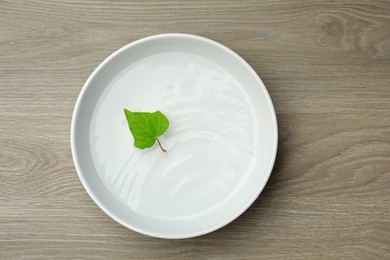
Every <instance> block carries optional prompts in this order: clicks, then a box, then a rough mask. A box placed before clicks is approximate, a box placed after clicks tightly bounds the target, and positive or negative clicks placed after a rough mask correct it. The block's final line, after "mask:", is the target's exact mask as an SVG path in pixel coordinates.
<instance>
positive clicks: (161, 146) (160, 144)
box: [156, 138, 167, 153]
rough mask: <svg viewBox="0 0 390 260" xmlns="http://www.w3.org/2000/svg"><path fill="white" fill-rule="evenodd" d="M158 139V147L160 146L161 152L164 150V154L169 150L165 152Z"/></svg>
mask: <svg viewBox="0 0 390 260" xmlns="http://www.w3.org/2000/svg"><path fill="white" fill-rule="evenodd" d="M156 139H157V142H158V145H159V146H160V148H161V150H162V151H163V152H164V153H166V152H167V150H165V149H164V147H162V145H161V143H160V140H158V138H156Z"/></svg>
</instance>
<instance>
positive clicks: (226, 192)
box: [71, 34, 278, 238]
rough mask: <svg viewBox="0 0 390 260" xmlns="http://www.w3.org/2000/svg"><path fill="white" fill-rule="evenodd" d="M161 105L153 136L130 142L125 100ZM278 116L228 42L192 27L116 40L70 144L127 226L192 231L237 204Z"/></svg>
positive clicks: (141, 107) (87, 177)
mask: <svg viewBox="0 0 390 260" xmlns="http://www.w3.org/2000/svg"><path fill="white" fill-rule="evenodd" d="M124 108H128V109H130V110H135V111H150V112H153V111H156V110H160V111H162V112H163V113H164V114H165V115H166V116H167V117H168V119H169V120H170V128H169V129H168V131H167V132H166V133H165V134H164V135H163V136H162V137H161V139H160V141H161V142H162V143H163V145H164V146H165V148H166V149H167V150H168V152H167V153H163V152H161V150H160V149H159V148H158V146H154V147H152V148H150V149H145V150H140V149H137V148H135V147H134V146H133V137H132V136H131V133H130V131H129V129H128V126H127V122H126V119H125V116H124V113H123V109H124ZM277 137H278V134H277V123H276V116H275V111H274V108H273V105H272V101H271V99H270V97H269V95H268V92H267V90H266V88H265V86H264V84H263V82H262V81H261V79H260V78H259V77H258V75H257V74H256V72H255V71H254V70H253V69H252V68H251V67H250V66H249V65H248V63H246V62H245V61H244V60H243V59H242V58H241V57H240V56H238V55H237V54H236V53H235V52H233V51H231V50H230V49H228V48H227V47H225V46H223V45H221V44H219V43H217V42H215V41H212V40H209V39H206V38H203V37H199V36H195V35H188V34H162V35H156V36H151V37H147V38H144V39H141V40H138V41H135V42H133V43H130V44H128V45H126V46H124V47H123V48H121V49H119V50H117V51H116V52H114V53H113V54H112V55H110V56H109V57H108V58H107V59H106V60H104V61H103V62H102V63H101V64H100V65H99V66H98V67H97V68H96V69H95V71H94V72H93V73H92V75H91V76H90V77H89V78H88V80H87V82H86V83H85V85H84V87H83V88H82V91H81V93H80V96H79V97H78V100H77V102H76V105H75V109H74V113H73V118H72V127H71V147H72V155H73V160H74V164H75V167H76V170H77V173H78V175H79V177H80V180H81V182H82V184H83V185H84V187H85V189H86V190H87V192H88V194H89V195H90V196H91V198H92V199H93V200H94V201H95V203H96V204H97V205H98V206H99V207H100V208H101V209H102V210H103V211H104V212H105V213H106V214H107V215H109V216H110V217H111V218H112V219H114V220H115V221H117V222H118V223H120V224H122V225H123V226H125V227H127V228H129V229H132V230H134V231H137V232H139V233H142V234H146V235H149V236H154V237H160V238H188V237H195V236H199V235H203V234H206V233H209V232H212V231H214V230H216V229H218V228H221V227H222V226H224V225H226V224H228V223H229V222H231V221H232V220H234V219H235V218H237V217H238V216H239V215H240V214H241V213H243V212H244V211H245V210H246V209H247V208H248V207H249V206H250V205H251V204H252V203H253V202H254V201H255V200H256V198H257V197H258V196H259V194H260V192H261V191H262V190H263V188H264V186H265V184H266V182H267V180H268V178H269V176H270V174H271V171H272V167H273V164H274V161H275V156H276V151H277Z"/></svg>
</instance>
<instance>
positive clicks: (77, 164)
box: [70, 33, 278, 239]
mask: <svg viewBox="0 0 390 260" xmlns="http://www.w3.org/2000/svg"><path fill="white" fill-rule="evenodd" d="M163 38H186V39H191V40H197V41H202V42H204V43H207V44H211V45H214V46H216V47H218V48H221V49H222V50H224V51H225V52H226V53H227V54H230V55H232V56H233V57H234V58H235V59H236V60H237V61H238V62H240V63H242V65H244V66H245V67H246V68H247V69H248V70H249V71H250V73H251V74H252V75H253V76H254V77H255V78H256V81H257V82H258V84H259V85H260V87H261V88H262V90H263V92H264V94H265V95H266V99H267V102H268V105H269V106H270V108H271V112H272V116H271V117H272V124H273V128H274V129H275V131H274V134H273V141H274V146H273V150H272V157H271V160H270V162H269V165H268V169H267V171H266V176H265V178H264V181H263V182H262V183H261V185H260V186H259V188H258V189H257V192H256V193H255V194H254V195H253V197H252V198H250V199H249V200H248V202H247V203H246V204H245V205H244V206H243V207H242V208H241V209H240V210H238V211H237V212H236V213H235V214H233V215H232V216H231V217H230V218H228V219H226V220H225V221H223V222H221V223H219V224H218V225H215V226H213V227H210V228H208V229H205V230H201V231H198V232H193V233H189V234H185V235H169V234H160V233H158V232H150V231H146V230H143V229H141V228H138V227H136V226H134V225H131V224H130V223H127V222H126V221H123V220H121V219H120V218H118V217H117V216H116V215H115V214H114V213H112V212H111V211H110V210H109V209H108V208H107V207H106V206H105V205H104V204H103V203H102V202H101V201H100V199H99V198H98V196H96V195H95V193H94V192H93V190H92V189H91V187H90V185H89V184H88V182H87V180H86V178H85V176H84V173H83V172H82V170H81V167H80V162H79V159H78V154H77V149H76V141H75V135H76V125H77V121H78V116H79V111H80V104H81V103H82V101H83V99H84V96H85V93H86V91H87V89H88V88H89V87H90V85H91V81H92V79H93V78H94V77H95V76H96V75H97V74H98V73H99V72H100V71H101V69H102V68H103V67H104V66H106V64H107V63H109V62H110V61H111V60H112V59H114V58H115V57H116V56H118V55H120V54H121V53H122V52H124V51H126V50H128V49H130V48H133V47H134V46H136V45H139V44H143V43H145V42H148V41H154V40H159V39H163ZM70 146H71V153H72V159H73V163H74V166H75V169H76V172H77V175H78V176H79V179H80V181H81V184H82V185H83V187H84V189H85V190H86V191H87V193H88V195H89V196H90V197H91V199H92V200H93V201H94V202H95V204H96V205H97V206H98V207H99V208H100V209H101V210H103V212H104V213H106V214H107V215H108V216H109V217H110V218H112V219H113V220H115V221H116V222H118V223H119V224H121V225H122V226H124V227H126V228H128V229H130V230H133V231H136V232H138V233H140V234H143V235H147V236H151V237H157V238H165V239H184V238H192V237H197V236H201V235H205V234H208V233H211V232H213V231H216V230H218V229H220V228H222V227H224V226H226V225H227V224H229V223H231V222H232V221H233V220H235V219H236V218H238V217H239V216H240V215H241V214H242V213H244V212H245V211H246V210H247V209H248V208H249V207H250V206H251V205H252V204H253V203H254V202H255V200H256V199H257V198H258V197H259V195H260V194H261V192H262V191H263V189H264V187H265V185H266V184H267V182H268V180H269V177H270V175H271V173H272V170H273V167H274V164H275V160H276V155H277V148H278V124H277V118H276V112H275V108H274V105H273V103H272V100H271V97H270V95H269V93H268V91H267V88H266V87H265V85H264V83H263V81H262V80H261V78H260V77H259V75H258V74H257V73H256V71H255V70H254V69H253V68H252V66H250V65H249V63H248V62H247V61H245V60H244V59H243V58H242V57H241V56H240V55H238V54H237V53H236V52H234V51H233V50H231V49H230V48H228V47H226V46H225V45H223V44H221V43H219V42H216V41H214V40H211V39H209V38H205V37H203V36H199V35H194V34H186V33H164V34H156V35H152V36H147V37H144V38H141V39H138V40H136V41H133V42H130V43H128V44H126V45H125V46H123V47H121V48H119V49H118V50H116V51H114V52H113V53H112V54H110V55H109V56H108V57H107V58H105V59H104V60H103V61H102V62H101V63H100V64H99V65H98V66H97V67H96V68H95V69H94V71H93V72H92V74H91V75H90V76H89V77H88V79H87V81H86V82H85V83H84V85H83V87H82V88H81V91H80V93H79V95H78V97H77V100H76V103H75V106H74V110H73V114H72V120H71V128H70Z"/></svg>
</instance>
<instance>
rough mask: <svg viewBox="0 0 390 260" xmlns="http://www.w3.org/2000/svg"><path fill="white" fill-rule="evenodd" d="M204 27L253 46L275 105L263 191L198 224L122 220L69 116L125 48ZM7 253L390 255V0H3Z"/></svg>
mask: <svg viewBox="0 0 390 260" xmlns="http://www.w3.org/2000/svg"><path fill="white" fill-rule="evenodd" d="M166 32H185V33H192V34H199V35H202V36H205V37H208V38H212V39H214V40H217V41H219V42H221V43H223V44H225V45H227V46H228V47H230V48H232V49H233V50H235V51H237V52H238V53H239V54H240V55H241V56H242V57H243V58H245V59H246V60H247V61H248V62H249V63H250V64H251V65H252V66H253V68H254V69H255V70H256V71H257V73H259V75H260V76H261V77H262V79H263V80H264V82H265V84H266V86H267V88H268V90H269V92H270V94H271V97H272V99H273V101H274V105H275V108H276V111H277V116H278V123H279V131H280V136H279V137H280V144H279V152H278V158H277V162H276V165H275V168H274V171H273V173H272V176H271V179H270V181H269V183H268V185H267V186H266V189H265V191H264V192H263V193H262V194H261V196H260V197H259V199H258V200H257V201H256V202H255V203H254V204H253V206H252V207H251V208H250V209H249V210H248V211H247V212H245V213H244V214H243V215H242V216H241V217H240V218H239V219H237V220H236V221H234V222H233V223H231V224H229V225H228V226H226V227H224V228H223V229H221V230H218V231H216V232H213V233H211V234H209V235H205V236H202V237H198V238H193V239H186V240H161V239H154V238H149V237H145V236H143V235H139V234H137V233H135V232H132V231H130V230H127V229H125V228H124V227H122V226H120V225H119V224H117V223H115V222H114V221H112V220H111V219H110V218H108V217H107V216H106V215H105V214H104V213H103V212H102V211H101V210H99V209H98V208H97V206H96V205H95V204H94V203H93V202H92V201H91V199H90V198H89V197H88V195H87V194H86V192H85V191H84V189H83V187H82V186H81V183H80V181H79V180H78V177H77V174H76V172H75V169H74V167H73V163H72V160H71V154H70V144H69V129H70V121H71V114H72V109H73V106H74V103H75V101H76V98H77V95H78V93H79V91H80V89H81V87H82V85H83V84H84V82H85V80H86V78H87V77H88V76H89V74H90V73H91V72H92V70H93V69H94V68H95V67H96V66H97V65H98V64H99V63H100V62H101V61H102V60H103V59H104V58H105V57H107V56H108V55H109V54H110V53H112V52H113V51H115V50H116V49H118V48H119V47H121V46H123V45H125V44H127V43H129V42H131V41H133V40H136V39H139V38H142V37H144V36H148V35H153V34H157V33H166ZM0 94H1V95H0V258H1V259H46V258H48V259H53V258H58V259H169V258H172V259H187V258H188V259H191V258H200V259H205V258H213V259H238V258H242V259H260V258H262V259H271V258H287V259H304V258H307V259H314V258H315V259H350V258H355V259H389V258H390V215H389V214H390V2H389V1H355V0H345V1H308V0H302V1H274V0H263V1H209V0H207V1H205V0H203V1H174V0H172V1H90V0H77V1H76V0H62V1H45V0H35V1H0Z"/></svg>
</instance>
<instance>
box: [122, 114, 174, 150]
mask: <svg viewBox="0 0 390 260" xmlns="http://www.w3.org/2000/svg"><path fill="white" fill-rule="evenodd" d="M124 111H125V115H126V119H127V123H128V124H129V128H130V131H131V133H132V135H133V137H134V146H135V147H137V148H140V149H145V148H149V147H152V146H153V145H154V143H155V142H156V140H157V142H158V144H159V145H160V148H161V150H162V151H164V152H166V150H165V149H164V148H163V147H162V146H161V143H160V141H159V140H158V137H159V136H160V135H162V134H163V133H165V131H167V129H168V127H169V121H168V119H167V117H166V116H165V115H164V114H163V113H161V112H160V111H156V112H153V113H150V112H131V111H129V110H127V109H126V108H125V110H124Z"/></svg>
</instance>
